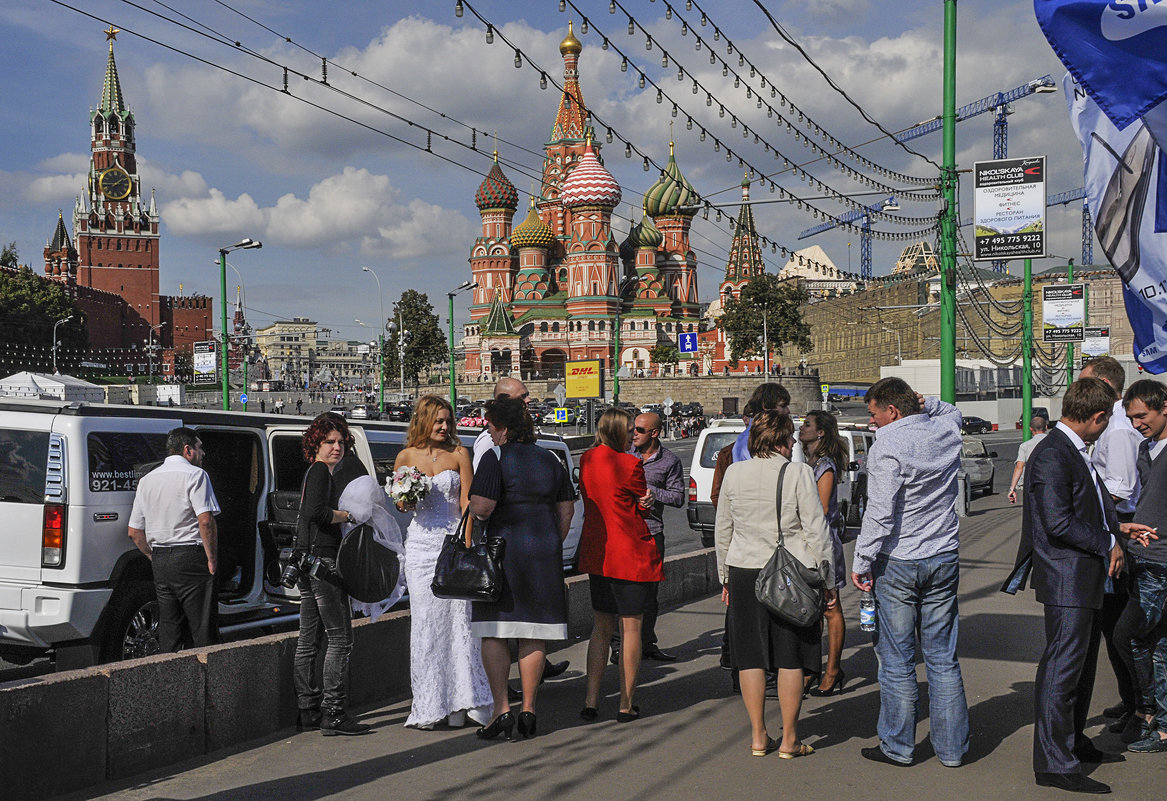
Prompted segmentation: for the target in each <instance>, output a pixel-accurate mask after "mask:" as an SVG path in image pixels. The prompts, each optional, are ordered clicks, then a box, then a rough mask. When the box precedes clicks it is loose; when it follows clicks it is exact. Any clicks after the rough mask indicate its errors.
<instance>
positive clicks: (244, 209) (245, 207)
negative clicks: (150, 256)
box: [161, 188, 264, 236]
mask: <svg viewBox="0 0 1167 801" xmlns="http://www.w3.org/2000/svg"><path fill="white" fill-rule="evenodd" d="M161 214H162V220H163V222H164V223H165V225H166V229H167V230H168V231H169V232H170V233H172V234H177V235H179V236H201V235H204V234H223V233H234V232H237V231H241V230H246V229H248V228H255V227H259V226H261V225H263V221H264V215H263V212H262V211H260V209H259V206H258V205H257V204H256V202H255V201H254V200H253V199H252V197H251V195H248V194H246V193H244V194H242V195H240V196H239V197H237V198H236V199H235V200H231V199H229V198H227V197H226V196H225V195H224V194H223V193H222V192H221V191H219V190H218V189H215V188H212V189H211V190H210V192H209V196H208V197H204V198H180V199H179V200H175V201H173V202H170V203H166V204H164V205H163V206H162V209H161Z"/></svg>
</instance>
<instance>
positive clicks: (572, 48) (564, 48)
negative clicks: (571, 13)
mask: <svg viewBox="0 0 1167 801" xmlns="http://www.w3.org/2000/svg"><path fill="white" fill-rule="evenodd" d="M584 32H585V33H587V31H584ZM582 50H583V45H582V44H580V41H579V39H576V38H575V34H574V33H572V32H571V20H568V22H567V36H565V37H564V38H563V41H562V42H560V43H559V53H560V55H564V56H566V55H567V54H568V53H575V54H576V55H579V54H580V52H581V51H582Z"/></svg>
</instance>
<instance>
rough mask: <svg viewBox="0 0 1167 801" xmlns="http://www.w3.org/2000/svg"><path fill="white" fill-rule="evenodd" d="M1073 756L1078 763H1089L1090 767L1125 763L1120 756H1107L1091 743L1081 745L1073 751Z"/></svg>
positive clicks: (1123, 758)
mask: <svg viewBox="0 0 1167 801" xmlns="http://www.w3.org/2000/svg"><path fill="white" fill-rule="evenodd" d="M1074 756H1076V757H1078V761H1079V762H1089V763H1090V764H1091V765H1105V764H1109V763H1111V762H1126V757H1124V756H1123V755H1122V754H1108V753H1107V752H1106V751H1103V750H1102V749H1100V748H1097V747H1096V746H1095V745H1094V744H1093V743H1083V744H1082V745H1080V746H1078V747H1077V748H1075V749H1074Z"/></svg>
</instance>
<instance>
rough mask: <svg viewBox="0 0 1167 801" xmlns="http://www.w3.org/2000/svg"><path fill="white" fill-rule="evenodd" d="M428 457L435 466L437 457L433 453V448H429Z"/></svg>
mask: <svg viewBox="0 0 1167 801" xmlns="http://www.w3.org/2000/svg"><path fill="white" fill-rule="evenodd" d="M429 457H430V461H431V462H433V463H434V464H437V463H438V456H437V454H436V453H434V449H433V447H431V448H430V449H429Z"/></svg>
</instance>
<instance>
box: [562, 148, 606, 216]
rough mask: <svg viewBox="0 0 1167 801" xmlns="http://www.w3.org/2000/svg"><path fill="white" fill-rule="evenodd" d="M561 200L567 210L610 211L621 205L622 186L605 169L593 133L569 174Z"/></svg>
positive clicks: (564, 183)
mask: <svg viewBox="0 0 1167 801" xmlns="http://www.w3.org/2000/svg"><path fill="white" fill-rule="evenodd" d="M559 199H560V200H561V201H562V202H563V205H564V207H565V208H569V209H572V208H575V207H577V206H604V207H607V208H610V209H614V208H616V206H618V205H620V184H618V183H616V179H615V178H613V177H612V173H610V172H608V171H607V170H606V169H604V165H603V164H601V163H600V160H599V158H597V156H596V151H595V150H594V149H593V148H592V137H591V132H590V131H589V132H588V139H587V145H586V146H585V147H584V154H583V156H581V157H580V160H579V162H577V163H576V165H575V167H573V168H572V170H571V172H569V173H568V174H567V179H566V180H565V181H564V182H563V190H562V191H561V192H560V194H559Z"/></svg>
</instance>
